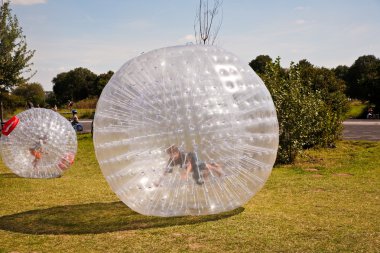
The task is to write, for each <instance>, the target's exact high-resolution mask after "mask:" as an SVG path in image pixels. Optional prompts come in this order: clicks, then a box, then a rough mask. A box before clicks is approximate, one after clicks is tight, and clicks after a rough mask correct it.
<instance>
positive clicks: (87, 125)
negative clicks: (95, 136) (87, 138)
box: [79, 119, 92, 133]
mask: <svg viewBox="0 0 380 253" xmlns="http://www.w3.org/2000/svg"><path fill="white" fill-rule="evenodd" d="M79 123H80V124H81V125H82V126H83V132H82V133H91V124H92V120H91V119H84V120H79Z"/></svg>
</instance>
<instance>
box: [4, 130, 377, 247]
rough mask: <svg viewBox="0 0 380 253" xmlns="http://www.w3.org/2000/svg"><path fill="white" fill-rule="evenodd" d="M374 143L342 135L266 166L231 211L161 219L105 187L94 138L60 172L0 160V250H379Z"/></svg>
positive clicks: (82, 141) (82, 144)
mask: <svg viewBox="0 0 380 253" xmlns="http://www.w3.org/2000/svg"><path fill="white" fill-rule="evenodd" d="M379 154H380V142H347V141H342V142H339V143H338V145H337V148H336V149H326V150H319V151H318V150H317V151H316V150H310V151H307V152H305V153H304V154H303V155H302V156H301V157H300V159H299V161H298V162H297V163H296V164H295V165H292V166H281V167H277V168H275V169H274V170H273V172H272V175H271V177H270V178H269V180H268V181H267V183H266V184H265V186H264V188H263V189H262V190H261V191H260V192H259V193H258V194H257V195H256V196H254V197H253V198H252V199H251V200H250V201H249V202H248V203H247V204H246V205H244V206H243V207H241V208H238V209H237V210H234V211H231V212H228V213H223V214H219V215H211V216H203V217H177V218H159V217H147V216H143V215H140V214H137V213H135V212H133V211H132V210H131V209H129V208H128V207H127V206H125V205H124V204H122V203H121V202H120V201H119V200H118V199H117V197H116V196H115V194H114V193H113V192H112V191H111V190H110V188H109V187H108V184H107V183H106V181H105V180H104V178H103V176H102V174H101V172H100V169H99V167H98V165H97V162H96V159H95V156H94V152H93V146H92V141H91V137H90V136H89V135H79V152H78V156H77V159H76V162H75V165H74V166H73V167H72V168H71V169H70V170H69V171H67V172H66V174H64V176H63V177H61V178H57V179H48V180H44V179H23V178H19V177H17V176H15V175H13V174H12V173H11V172H10V171H9V170H8V169H6V168H5V167H4V165H2V163H1V164H0V190H1V195H0V204H1V208H0V252H224V251H230V252H379V250H380V215H379V213H380V159H379Z"/></svg>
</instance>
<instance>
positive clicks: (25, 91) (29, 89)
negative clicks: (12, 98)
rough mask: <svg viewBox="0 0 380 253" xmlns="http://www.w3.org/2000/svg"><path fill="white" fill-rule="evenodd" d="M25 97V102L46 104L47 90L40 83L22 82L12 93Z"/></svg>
mask: <svg viewBox="0 0 380 253" xmlns="http://www.w3.org/2000/svg"><path fill="white" fill-rule="evenodd" d="M12 94H13V95H16V96H18V97H21V98H22V99H23V102H24V103H23V104H25V103H26V102H32V103H33V104H34V105H41V106H42V105H44V103H45V92H44V89H43V88H42V86H41V84H39V83H31V84H21V85H19V86H18V87H17V88H16V89H15V90H14V91H13V93H12Z"/></svg>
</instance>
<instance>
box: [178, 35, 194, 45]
mask: <svg viewBox="0 0 380 253" xmlns="http://www.w3.org/2000/svg"><path fill="white" fill-rule="evenodd" d="M189 42H193V43H194V42H195V37H194V35H193V34H186V35H185V36H183V37H181V38H179V39H178V43H180V44H185V43H189Z"/></svg>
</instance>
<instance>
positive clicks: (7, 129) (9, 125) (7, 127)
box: [1, 116, 20, 136]
mask: <svg viewBox="0 0 380 253" xmlns="http://www.w3.org/2000/svg"><path fill="white" fill-rule="evenodd" d="M19 122H20V119H19V118H17V116H13V117H12V118H10V120H8V121H7V122H5V124H4V126H3V129H2V130H1V132H2V133H3V134H4V135H5V136H8V135H9V134H10V133H11V132H12V131H13V130H14V129H15V128H16V126H17V124H18V123H19Z"/></svg>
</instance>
